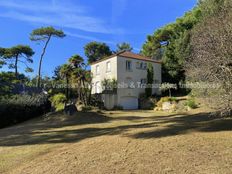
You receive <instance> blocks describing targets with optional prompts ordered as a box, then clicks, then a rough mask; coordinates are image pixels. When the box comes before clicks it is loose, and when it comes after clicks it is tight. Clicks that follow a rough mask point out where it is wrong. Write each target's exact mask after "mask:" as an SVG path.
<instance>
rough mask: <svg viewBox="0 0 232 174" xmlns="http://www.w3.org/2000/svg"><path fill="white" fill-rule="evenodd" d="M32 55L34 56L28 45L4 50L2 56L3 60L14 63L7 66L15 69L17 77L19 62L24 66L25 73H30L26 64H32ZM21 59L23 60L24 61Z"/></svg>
mask: <svg viewBox="0 0 232 174" xmlns="http://www.w3.org/2000/svg"><path fill="white" fill-rule="evenodd" d="M33 55H34V51H33V50H32V48H31V47H30V46H28V45H17V46H13V47H11V48H5V49H4V53H3V54H2V56H3V57H4V58H5V60H9V61H11V60H13V61H14V63H13V64H9V67H10V68H14V69H15V76H16V77H17V76H18V63H19V62H20V63H23V64H24V65H26V71H27V72H31V71H32V69H31V68H29V67H28V66H27V62H28V63H33V59H32V56H33ZM21 59H25V61H23V60H21Z"/></svg>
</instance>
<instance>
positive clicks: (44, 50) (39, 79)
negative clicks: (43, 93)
mask: <svg viewBox="0 0 232 174" xmlns="http://www.w3.org/2000/svg"><path fill="white" fill-rule="evenodd" d="M50 39H51V35H50V36H48V40H47V41H46V43H45V46H44V48H43V52H42V54H41V56H40V60H39V71H38V79H37V87H38V88H39V87H40V81H41V67H42V61H43V57H44V54H45V52H46V48H47V46H48V43H49V41H50Z"/></svg>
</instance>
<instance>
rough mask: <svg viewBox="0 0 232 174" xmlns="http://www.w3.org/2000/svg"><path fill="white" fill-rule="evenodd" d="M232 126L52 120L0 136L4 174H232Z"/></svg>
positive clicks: (135, 119)
mask: <svg viewBox="0 0 232 174" xmlns="http://www.w3.org/2000/svg"><path fill="white" fill-rule="evenodd" d="M231 123H232V120H231V119H212V118H209V117H207V116H206V114H198V113H195V114H194V113H193V114H192V115H164V114H163V113H156V114H154V112H151V111H144V112H142V111H138V112H106V113H82V114H80V115H78V116H72V117H65V116H63V115H56V116H50V117H48V118H47V119H42V120H41V119H38V120H33V121H30V122H28V123H24V124H21V125H18V126H15V127H12V128H8V129H3V130H1V131H0V164H2V168H1V167H0V173H1V169H2V171H3V172H5V173H13V174H16V173H17V174H18V173H22V174H27V173H28V174H29V173H33V174H46V173H49V174H53V173H54V174H59V173H60V174H61V173H62V174H63V173H78V174H79V173H86V174H89V173H94V174H95V173H99V174H102V173H107V174H108V173H120V174H121V173H142V174H144V173H146V174H149V173H178V174H179V173H194V174H195V173H210V174H213V173H215V174H216V173H222V174H227V173H228V174H231V173H232V167H231V166H232V158H231V156H232V132H231V128H232V126H231V125H232V124H231ZM33 125H34V126H33ZM9 132H11V133H9ZM4 155H5V156H4ZM3 157H4V158H3ZM0 166H1V165H0Z"/></svg>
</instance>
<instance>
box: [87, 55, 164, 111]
mask: <svg viewBox="0 0 232 174" xmlns="http://www.w3.org/2000/svg"><path fill="white" fill-rule="evenodd" d="M148 64H151V65H152V66H153V69H154V84H153V85H154V86H155V85H156V86H157V85H159V84H160V83H161V62H159V61H156V60H153V59H151V58H148V57H145V56H142V55H139V54H135V53H132V52H128V51H122V52H119V53H117V54H114V55H112V56H109V57H106V58H103V59H101V60H98V61H96V62H93V63H92V64H91V72H92V74H93V80H92V85H93V87H92V94H96V93H100V94H101V98H102V101H103V102H104V106H105V107H106V108H107V109H112V108H114V107H115V106H121V107H123V109H138V107H139V106H138V105H139V97H140V95H141V94H144V93H145V85H146V82H147V79H146V78H147V67H148ZM105 79H115V80H116V81H117V89H116V90H112V91H111V92H109V90H105V88H104V86H103V85H102V82H103V81H104V80H105ZM152 93H153V94H159V93H160V91H159V89H158V87H153V88H152Z"/></svg>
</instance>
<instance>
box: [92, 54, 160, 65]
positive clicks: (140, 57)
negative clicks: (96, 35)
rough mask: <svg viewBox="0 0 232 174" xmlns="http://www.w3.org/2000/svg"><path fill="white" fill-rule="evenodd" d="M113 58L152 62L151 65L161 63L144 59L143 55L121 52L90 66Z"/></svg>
mask: <svg viewBox="0 0 232 174" xmlns="http://www.w3.org/2000/svg"><path fill="white" fill-rule="evenodd" d="M115 56H121V57H125V58H131V59H137V60H143V61H149V62H153V63H161V61H157V60H153V59H151V58H149V57H146V56H143V55H140V54H135V53H132V52H130V51H121V52H118V53H116V54H113V55H111V56H109V57H105V58H103V59H100V60H98V61H95V62H93V63H91V65H94V64H97V63H99V62H102V61H105V60H107V59H110V58H112V57H115Z"/></svg>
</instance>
